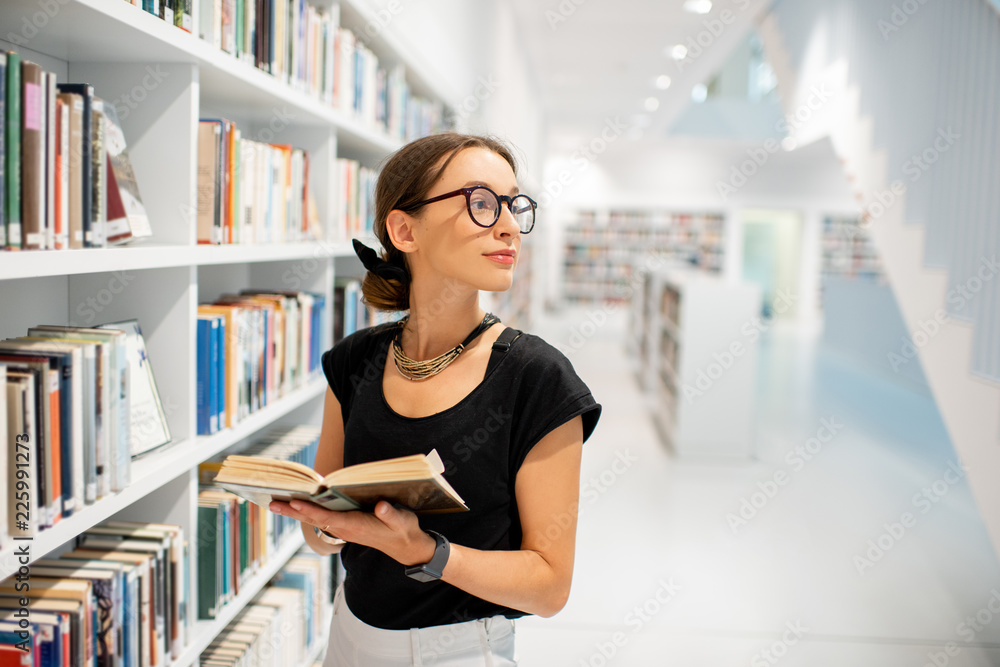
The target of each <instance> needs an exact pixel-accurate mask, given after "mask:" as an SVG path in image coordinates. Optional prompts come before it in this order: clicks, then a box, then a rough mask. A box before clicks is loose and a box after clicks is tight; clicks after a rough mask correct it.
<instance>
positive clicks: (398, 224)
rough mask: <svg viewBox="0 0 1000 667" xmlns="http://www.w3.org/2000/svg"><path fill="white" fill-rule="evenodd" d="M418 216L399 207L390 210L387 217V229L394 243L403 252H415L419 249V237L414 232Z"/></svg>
mask: <svg viewBox="0 0 1000 667" xmlns="http://www.w3.org/2000/svg"><path fill="white" fill-rule="evenodd" d="M415 223H416V218H414V217H413V216H412V215H409V214H408V213H404V212H403V211H400V210H398V209H393V210H392V211H389V215H388V216H386V219H385V230H386V233H387V234H388V235H389V240H391V241H392V245H394V246H396V248H398V249H399V250H400V251H402V252H414V251H415V250H416V249H417V239H416V237H415V236H414V234H413V228H414V225H415Z"/></svg>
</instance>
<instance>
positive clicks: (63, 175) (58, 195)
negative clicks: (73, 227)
mask: <svg viewBox="0 0 1000 667" xmlns="http://www.w3.org/2000/svg"><path fill="white" fill-rule="evenodd" d="M69 126H70V109H69V105H68V104H67V103H66V100H65V99H64V98H63V96H62V95H57V96H56V142H55V158H54V164H53V177H54V184H55V193H54V196H53V215H54V222H53V232H54V244H53V245H54V247H55V249H56V250H63V249H65V248H68V247H69V226H68V225H69Z"/></svg>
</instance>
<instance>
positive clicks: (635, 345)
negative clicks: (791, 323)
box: [630, 269, 761, 460]
mask: <svg viewBox="0 0 1000 667" xmlns="http://www.w3.org/2000/svg"><path fill="white" fill-rule="evenodd" d="M637 301H638V304H637V305H635V306H634V307H633V310H632V311H631V312H632V321H633V331H634V333H633V338H632V339H631V343H630V345H631V349H632V350H634V352H635V355H636V357H635V358H636V369H637V374H638V377H639V381H640V384H641V385H642V387H643V389H644V390H645V392H646V396H647V398H648V401H649V406H650V410H651V412H652V414H653V417H654V421H655V422H656V425H657V428H658V431H659V432H660V435H661V436H662V438H663V440H664V442H665V444H666V445H667V446H668V447H669V448H670V449H671V450H672V451H673V452H674V453H675V454H676V455H677V456H678V457H679V458H689V459H720V460H722V459H728V460H745V459H749V458H752V457H753V447H752V445H753V442H752V435H753V415H754V395H755V391H756V365H757V344H758V342H759V332H758V335H756V336H754V335H753V333H752V332H753V331H754V329H755V322H756V321H759V320H755V318H758V317H759V315H760V308H761V294H760V290H759V288H758V287H757V286H755V285H749V284H741V283H730V282H728V281H725V280H723V279H721V278H720V277H718V276H712V275H709V274H706V273H704V272H697V271H691V270H677V269H670V270H662V271H654V272H651V273H650V274H649V276H648V279H647V280H645V281H644V283H643V288H642V290H641V298H639V299H637ZM636 329H638V331H636ZM730 357H731V361H730V360H729V358H730ZM696 392H697V393H696Z"/></svg>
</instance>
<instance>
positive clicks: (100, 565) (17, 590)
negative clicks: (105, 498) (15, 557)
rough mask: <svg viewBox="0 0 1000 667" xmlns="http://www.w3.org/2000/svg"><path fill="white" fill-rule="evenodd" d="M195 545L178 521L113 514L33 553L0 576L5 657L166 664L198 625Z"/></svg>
mask: <svg viewBox="0 0 1000 667" xmlns="http://www.w3.org/2000/svg"><path fill="white" fill-rule="evenodd" d="M188 550H189V544H188V542H187V541H186V540H185V536H184V531H183V529H182V528H181V527H180V526H176V525H172V524H158V523H138V522H125V521H109V522H106V523H104V524H102V525H99V526H95V527H93V528H91V529H89V530H87V531H85V532H84V533H82V534H80V535H78V536H77V538H76V544H75V548H74V549H73V550H71V551H68V552H66V553H63V554H61V555H60V556H59V557H58V558H44V559H39V560H36V561H34V562H33V563H32V564H31V566H30V571H29V575H28V579H27V581H25V580H19V579H17V578H16V577H11V578H8V579H7V580H5V581H3V582H0V664H5V665H24V664H31V665H34V666H36V667H165V666H166V665H167V664H168V663H169V662H170V661H171V660H176V659H177V658H179V657H180V655H181V652H182V651H183V649H184V647H185V646H186V645H187V642H188V638H189V637H191V635H192V631H193V627H194V626H193V622H194V619H193V615H192V614H191V613H190V609H191V601H190V600H189V599H188V591H189V590H190V587H189V585H188V583H189V581H190V573H189V571H188V563H190V559H189V558H188V555H189V554H188ZM26 583H27V584H28V585H25V584H26ZM22 602H27V604H26V605H23V604H22ZM23 607H26V608H27V612H26V613H25V612H24V611H23V610H22V608H23ZM25 624H27V627H26V625H25ZM25 631H27V632H29V633H30V635H29V637H28V638H27V639H26V640H25V639H24V636H23V635H20V634H19V633H20V632H25ZM25 641H26V642H27V647H28V648H30V649H31V650H30V652H28V653H25V652H23V651H22V650H21V647H23V646H25V644H24V643H23V642H25ZM25 659H27V660H28V662H27V663H25V662H24V660H25Z"/></svg>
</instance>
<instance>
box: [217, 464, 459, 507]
mask: <svg viewBox="0 0 1000 667" xmlns="http://www.w3.org/2000/svg"><path fill="white" fill-rule="evenodd" d="M443 472H444V464H443V463H442V462H441V457H440V456H439V455H438V453H437V450H432V451H431V453H430V454H427V455H426V456H425V455H423V454H414V455H413V456H401V457H398V458H393V459H386V460H384V461H372V462H370V463H359V464H357V465H353V466H348V467H346V468H341V469H340V470H335V471H334V472H332V473H330V474H329V475H327V476H326V477H323V476H322V475H320V474H319V473H318V472H316V471H315V470H313V469H312V468H310V467H309V466H307V465H304V464H302V463H296V462H294V461H282V460H279V459H270V458H265V457H259V456H242V455H239V454H230V455H229V456H227V457H226V458H225V460H224V461H223V462H222V466H221V467H220V469H219V473H218V474H217V475H216V477H215V484H217V485H218V486H221V487H222V488H224V489H226V490H227V491H230V492H232V493H235V494H236V495H238V496H241V497H243V498H246V499H247V500H249V501H250V502H252V503H255V504H257V505H259V506H261V507H264V508H267V507H268V505H269V504H270V502H271V501H272V500H279V501H284V502H288V501H289V500H293V499H296V500H305V501H308V502H311V503H315V504H317V505H320V506H322V507H325V508H326V509H329V510H335V511H348V510H363V511H372V510H373V509H374V507H375V504H376V503H377V502H378V501H379V500H387V501H389V502H392V503H395V504H399V505H402V506H404V507H406V508H408V509H410V510H412V511H414V512H418V513H424V514H431V513H444V512H464V511H467V510H468V509H469V508H468V507H467V506H466V505H465V502H464V501H463V500H462V498H461V496H459V495H458V493H457V492H456V491H455V489H453V488H452V487H451V484H449V483H448V481H447V480H446V479H445V478H444V477H443V476H442V473H443Z"/></svg>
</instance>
